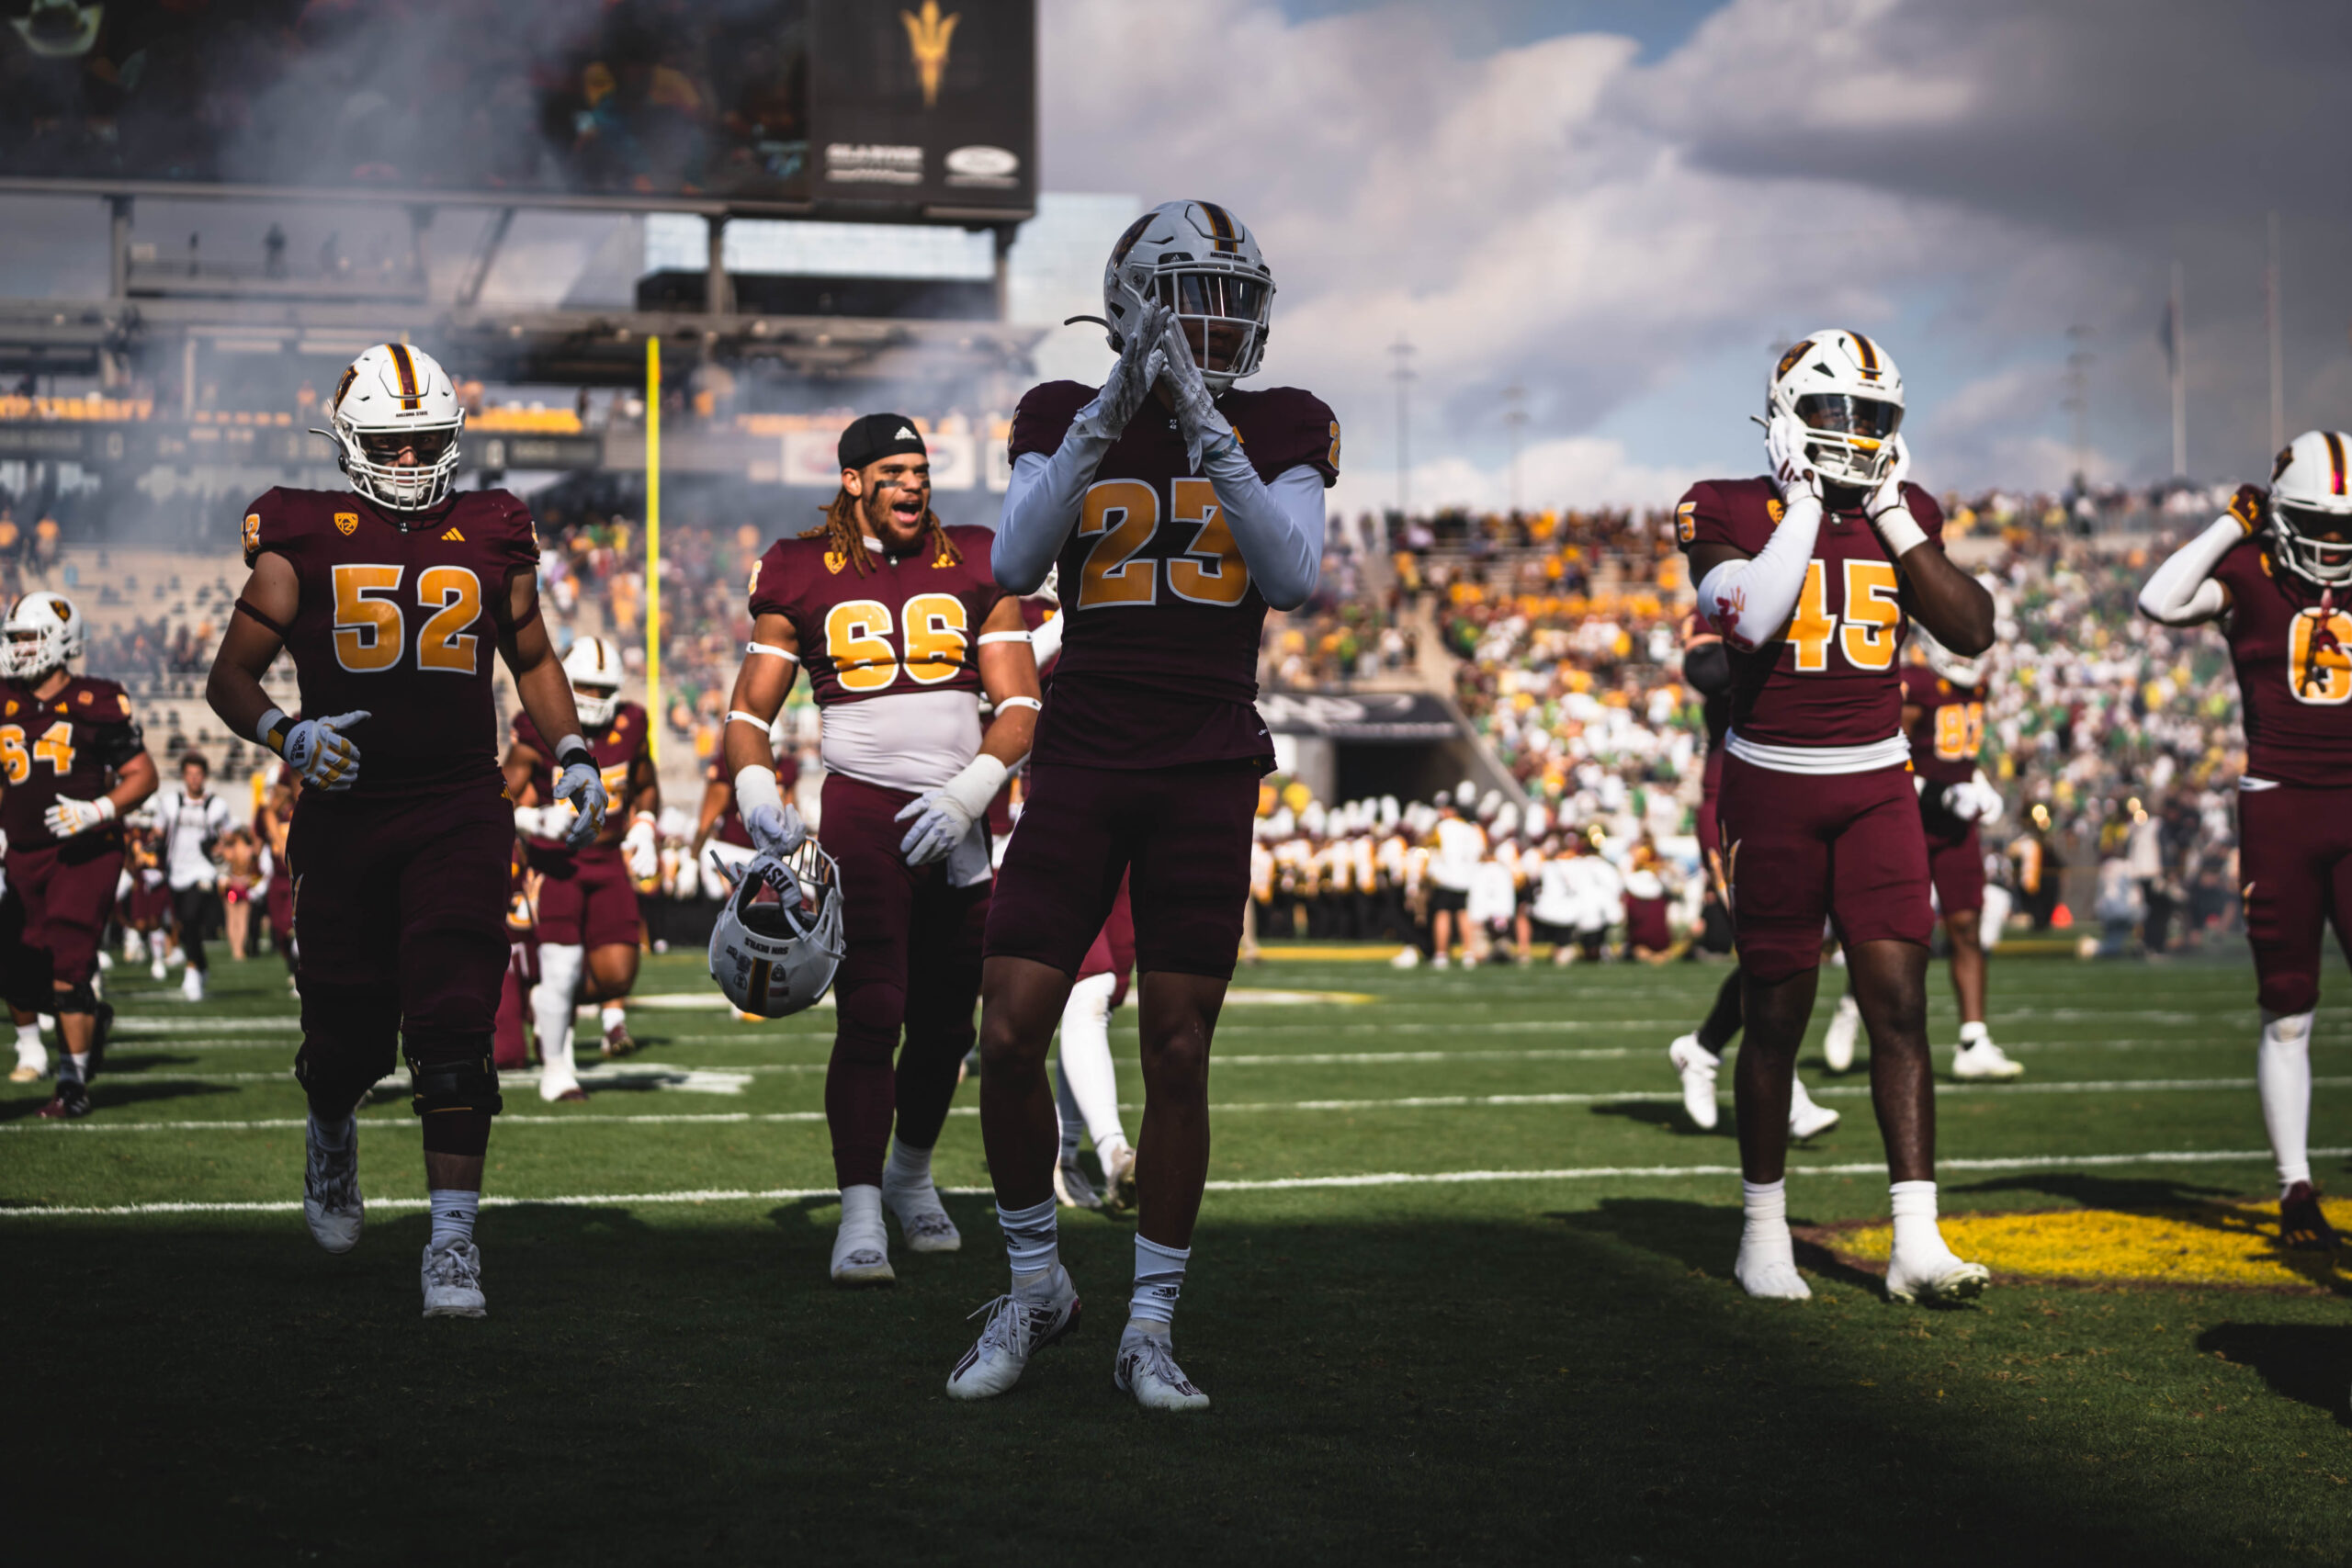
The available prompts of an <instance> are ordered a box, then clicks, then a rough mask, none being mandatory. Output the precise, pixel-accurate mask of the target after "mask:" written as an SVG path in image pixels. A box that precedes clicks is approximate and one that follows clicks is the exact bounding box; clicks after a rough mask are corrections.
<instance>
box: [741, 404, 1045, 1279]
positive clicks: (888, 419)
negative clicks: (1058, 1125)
mask: <svg viewBox="0 0 2352 1568" xmlns="http://www.w3.org/2000/svg"><path fill="white" fill-rule="evenodd" d="M836 455H837V456H838V457H839V458H840V459H841V467H842V488H841V491H840V493H839V494H838V495H836V496H835V498H834V500H833V502H832V505H831V507H830V508H829V509H828V511H827V513H826V521H825V523H824V524H823V525H821V526H820V527H818V528H815V529H812V530H811V531H810V532H809V533H807V534H804V535H801V536H798V537H797V538H786V539H779V540H777V541H776V543H775V545H774V546H773V547H771V548H770V549H769V550H768V552H767V554H766V555H764V556H763V557H762V558H760V562H759V565H758V567H757V568H756V569H754V570H753V572H752V583H751V610H752V646H751V649H750V650H749V652H748V654H747V656H746V657H745V659H744V661H743V670H742V672H741V675H739V676H738V677H737V679H736V683H735V696H734V703H733V705H732V708H731V709H730V711H729V714H728V716H727V719H728V722H727V730H726V736H727V740H726V744H727V761H728V764H729V766H730V767H731V768H733V769H734V770H735V775H734V776H735V795H736V799H737V801H738V802H739V804H740V805H741V807H742V812H743V820H744V825H745V827H746V828H747V829H749V830H750V833H751V836H752V840H753V841H754V843H755V844H756V845H757V846H758V847H759V848H760V849H761V850H763V851H768V852H788V851H790V850H792V849H795V848H797V847H798V840H799V836H800V825H799V813H798V812H797V810H795V809H793V808H792V807H787V806H786V805H785V804H784V799H783V792H782V786H781V784H779V782H778V778H777V773H776V764H775V757H774V754H773V753H772V752H771V751H770V750H769V746H768V734H769V727H770V726H771V724H772V723H773V722H774V720H775V716H776V714H777V712H778V711H779V710H780V709H781V708H782V707H783V705H784V700H785V697H786V694H788V693H789V692H790V691H791V689H792V682H793V678H794V673H795V671H796V668H797V667H801V666H805V667H806V668H807V670H808V671H809V685H810V686H811V688H812V689H813V690H814V692H815V694H816V698H817V708H818V712H819V714H820V716H821V717H822V723H823V729H822V735H821V738H820V747H821V750H822V756H823V759H824V764H825V785H824V795H823V813H822V815H821V816H820V818H819V820H818V837H819V838H820V840H822V841H823V847H824V850H825V852H826V853H828V854H830V855H831V856H832V857H833V861H834V863H835V864H836V865H838V866H839V867H840V875H841V897H842V939H843V944H844V948H845V952H844V953H843V954H842V960H841V967H840V968H839V969H838V970H837V971H836V972H835V974H834V977H833V987H834V997H835V1008H836V1011H835V1013H834V1025H833V1055H832V1061H831V1065H830V1066H828V1067H827V1068H826V1070H825V1121H826V1122H827V1124H828V1125H829V1126H830V1127H831V1131H832V1137H833V1174H834V1176H835V1178H836V1179H838V1180H839V1181H840V1182H841V1191H842V1218H841V1229H840V1231H839V1232H838V1234H837V1235H836V1236H835V1238H834V1243H833V1251H832V1258H831V1272H832V1278H833V1280H834V1282H835V1283H837V1284H842V1285H853V1286H854V1285H873V1284H888V1283H890V1282H891V1281H892V1280H894V1279H895V1278H896V1275H895V1273H894V1271H893V1270H892V1269H891V1267H890V1255H889V1237H888V1229H887V1227H886V1225H885V1224H884V1221H883V1217H882V1211H883V1208H884V1207H885V1205H886V1204H887V1205H888V1208H889V1210H890V1211H891V1213H895V1214H896V1215H898V1218H899V1229H900V1230H901V1231H902V1232H903V1233H904V1234H905V1235H906V1239H907V1244H908V1246H909V1247H911V1248H912V1249H913V1250H914V1251H917V1252H946V1251H953V1250H955V1249H956V1248H957V1247H960V1246H961V1245H962V1240H963V1238H962V1237H961V1236H960V1235H958V1234H957V1232H956V1225H955V1224H954V1222H953V1221H951V1220H950V1219H949V1218H948V1216H947V1211H946V1210H945V1209H944V1207H943V1206H942V1205H941V1203H940V1201H939V1194H938V1191H937V1190H936V1189H935V1188H934V1187H933V1184H932V1178H931V1152H932V1149H933V1145H935V1144H936V1143H937V1142H938V1140H939V1131H940V1129H941V1128H942V1127H943V1126H944V1125H945V1124H946V1121H947V1108H948V1104H949V1102H950V1101H951V1100H953V1099H954V1098H955V1094H956V1069H957V1067H958V1066H960V1065H961V1064H962V1062H963V1059H964V1056H965V1055H966V1054H967V1052H968V1051H969V1050H970V1049H971V1045H972V1008H973V1004H974V1003H975V1002H976V1001H977V1000H978V997H979V989H980V931H981V923H982V921H983V920H985V919H986V918H987V913H988V899H989V880H990V875H991V874H990V871H989V839H988V823H987V820H986V814H987V811H988V805H989V800H990V799H991V798H993V797H994V796H995V795H996V793H997V791H998V790H999V789H1001V787H1003V784H1004V780H1005V776H1006V774H1007V773H1009V772H1010V770H1011V769H1012V767H1014V766H1015V765H1017V764H1018V763H1019V762H1020V761H1021V759H1022V758H1023V756H1025V755H1026V754H1027V753H1028V750H1029V741H1030V737H1031V735H1032V733H1033V731H1034V728H1035V722H1036V716H1037V668H1036V665H1035V661H1034V660H1032V659H1031V658H1030V654H1029V632H1028V628H1027V627H1026V626H1023V624H1022V620H1021V606H1020V604H1019V603H1018V602H1017V601H1015V600H1012V599H1010V598H1008V597H1006V596H1005V594H1004V592H1002V591H1001V589H999V588H998V587H997V585H996V583H995V582H994V581H993V580H991V579H990V578H989V569H988V547H989V535H988V531H987V530H986V529H984V528H948V527H944V526H942V525H941V524H940V522H939V519H938V518H937V517H936V516H935V515H934V514H933V512H932V510H931V460H930V457H929V455H928V453H927V451H926V449H925V447H924V445H923V440H922V435H921V434H918V433H917V431H916V430H915V428H914V425H913V424H912V423H910V422H909V421H908V420H906V419H905V418H903V417H902V416H900V415H898V414H888V413H884V414H868V415H866V416H865V417H864V418H862V419H860V420H857V421H855V422H854V423H852V424H851V425H850V426H849V428H848V429H847V430H845V431H843V432H842V437H841V441H840V444H839V446H838V447H837V450H836ZM984 692H985V693H986V694H987V695H988V696H989V699H990V700H991V701H992V702H993V703H994V704H995V706H996V716H995V718H994V719H993V720H992V721H991V722H990V724H989V727H988V729H987V731H986V733H985V734H984V733H983V732H982V730H981V728H980V697H981V694H983V693H984ZM910 821H911V826H910ZM901 1031H903V1032H904V1034H905V1044H904V1046H903V1047H901V1045H900V1044H899V1035H900V1032H901ZM893 1055H896V1057H897V1061H896V1064H895V1066H894V1065H893V1062H892V1057H893ZM894 1117H895V1119H896V1123H897V1125H896V1136H895V1137H894V1136H893V1127H892V1122H893V1118H894ZM886 1148H887V1149H888V1153H889V1160H888V1167H887V1168H886V1167H885V1165H884V1160H883V1154H884V1150H885V1149H886Z"/></svg>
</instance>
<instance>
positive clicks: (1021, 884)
mask: <svg viewBox="0 0 2352 1568" xmlns="http://www.w3.org/2000/svg"><path fill="white" fill-rule="evenodd" d="M1259 777H1260V773H1259V768H1258V764H1257V762H1256V761H1252V760H1248V759H1244V760H1242V761H1233V762H1204V763H1196V764H1194V765H1192V766H1189V767H1176V768H1160V769H1156V770H1153V769H1141V768H1089V767H1082V766H1080V765H1079V764H1077V763H1073V762H1052V763H1048V764H1046V765H1044V766H1035V765H1033V776H1032V778H1031V779H1030V782H1029V794H1028V799H1027V801H1026V803H1025V804H1024V805H1023V807H1022V811H1021V820H1020V822H1019V823H1018V824H1017V825H1016V826H1015V827H1014V828H1013V829H1012V840H1011V841H1010V842H1008V843H1007V844H1006V845H1005V847H1004V865H1003V868H1002V869H1001V871H999V872H998V873H997V881H996V897H995V899H994V901H993V902H992V903H991V905H990V906H989V933H988V955H989V957H991V958H998V957H1004V958H1026V959H1030V960H1033V961H1034V962H1035V963H1039V964H1050V965H1052V966H1053V967H1054V968H1056V969H1058V970H1060V971H1061V972H1062V973H1063V974H1065V975H1068V976H1071V977H1072V978H1075V977H1076V976H1077V975H1078V972H1079V968H1080V965H1081V964H1084V963H1085V961H1086V951H1087V949H1088V948H1090V947H1091V946H1093V945H1094V938H1095V936H1096V934H1097V933H1098V932H1100V931H1102V930H1103V922H1104V921H1105V920H1106V919H1109V918H1110V914H1111V907H1112V906H1113V905H1114V904H1115V903H1116V902H1117V901H1118V896H1119V881H1120V878H1121V877H1123V876H1125V877H1128V878H1129V879H1130V881H1129V887H1130V891H1131V893H1132V896H1133V898H1134V903H1135V931H1136V968H1137V969H1138V970H1139V971H1141V972H1142V973H1144V974H1146V975H1150V974H1155V973H1158V972H1160V971H1166V972H1168V973H1170V974H1176V975H1205V976H1209V977H1211V978H1212V979H1219V980H1230V979H1231V978H1233V966H1234V964H1235V962H1236V961H1237V960H1238V958H1239V956H1240V953H1241V910H1242V906H1243V905H1244V904H1246V903H1247V902H1248V901H1249V897H1250V821H1251V820H1252V818H1254V817H1255V816H1256V815H1257V810H1258V780H1259Z"/></svg>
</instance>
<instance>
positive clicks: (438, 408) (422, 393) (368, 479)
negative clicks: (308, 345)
mask: <svg viewBox="0 0 2352 1568" xmlns="http://www.w3.org/2000/svg"><path fill="white" fill-rule="evenodd" d="M327 423H328V426H329V428H328V429H325V430H313V431H311V434H313V435H323V436H325V437H326V438H327V439H328V440H330V441H333V442H334V444H335V445H336V446H338V447H340V448H341V450H340V451H339V452H338V453H337V454H336V457H335V460H336V462H338V463H339V464H341V465H342V468H343V472H344V477H345V478H346V479H349V480H350V481H351V488H352V489H354V490H356V491H358V492H359V493H360V494H362V495H364V496H367V497H368V499H370V500H371V501H375V502H379V503H381V504H383V505H385V506H389V507H390V508H391V509H392V510H393V511H395V512H424V511H426V510H428V509H429V508H432V507H435V506H438V505H440V504H441V502H443V501H445V500H447V497H448V494H449V486H450V484H451V482H452V481H453V480H455V479H456V478H457V474H458V434H460V433H461V432H462V431H464V429H465V427H466V410H465V405H464V404H462V403H460V402H458V389H457V387H456V386H455V385H454V384H453V383H452V382H451V381H450V379H449V373H448V372H447V371H446V370H444V369H442V368H441V363H440V361H438V360H436V359H435V358H434V357H433V356H432V355H429V354H427V353H425V352H424V350H422V349H416V348H411V347H409V346H408V345H407V344H402V343H379V344H377V345H376V346H375V347H373V348H371V349H369V350H368V352H367V353H365V354H363V355H360V356H359V357H358V358H356V359H355V360H353V361H352V362H351V365H350V367H349V368H348V369H346V370H345V371H344V373H343V379H342V380H340V381H337V382H336V383H335V386H334V397H333V398H331V399H329V400H328V401H327ZM405 452H413V454H414V458H415V460H414V461H413V463H402V462H401V460H400V459H401V455H402V454H403V453H405Z"/></svg>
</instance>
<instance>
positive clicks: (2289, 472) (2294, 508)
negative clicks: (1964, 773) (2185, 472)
mask: <svg viewBox="0 0 2352 1568" xmlns="http://www.w3.org/2000/svg"><path fill="white" fill-rule="evenodd" d="M2348 455H2352V435H2346V434H2344V433H2343V432H2342V431H2340V430H2307V431H2305V432H2303V434H2301V435H2298V436H2296V437H2295V439H2294V440H2292V441H2290V442H2289V443H2288V444H2287V446H2285V448H2283V449H2282V450H2281V451H2280V452H2279V454H2278V457H2276V458H2275V459H2273V460H2272V462H2271V465H2270V541H2271V548H2272V551H2273V553H2274V554H2276V555H2277V556H2278V564H2279V565H2280V566H2283V567H2285V568H2286V569H2287V570H2290V571H2291V572H2293V573H2294V574H2295V575H2296V576H2298V577H2300V578H2302V579H2303V580H2304V581H2308V582H2314V583H2317V584H2318V585H2319V586H2320V587H2322V588H2341V587H2343V586H2344V584H2345V583H2346V582H2352V483H2347V479H2346V457H2347V456H2348ZM13 624H14V623H13V622H12V623H11V625H13Z"/></svg>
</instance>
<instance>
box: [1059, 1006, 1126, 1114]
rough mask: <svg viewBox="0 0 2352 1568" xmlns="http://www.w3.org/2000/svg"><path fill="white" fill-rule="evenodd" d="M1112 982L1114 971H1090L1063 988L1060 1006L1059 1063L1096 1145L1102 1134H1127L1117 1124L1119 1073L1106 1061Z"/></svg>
mask: <svg viewBox="0 0 2352 1568" xmlns="http://www.w3.org/2000/svg"><path fill="white" fill-rule="evenodd" d="M1118 988H1119V981H1118V976H1115V975H1090V976H1087V977H1086V978H1085V979H1083V980H1080V982H1078V984H1076V985H1074V986H1072V987H1070V988H1069V1001H1068V1002H1066V1003H1064V1004H1063V1006H1062V1043H1061V1055H1060V1058H1059V1060H1060V1064H1061V1069H1062V1072H1063V1074H1064V1075H1065V1076H1067V1077H1068V1078H1069V1092H1070V1097H1071V1098H1072V1099H1073V1100H1076V1101H1077V1102H1078V1111H1079V1114H1080V1116H1083V1117H1084V1118H1085V1119H1086V1135H1087V1136H1088V1137H1089V1138H1090V1139H1091V1140H1093V1143H1094V1146H1095V1147H1096V1148H1101V1147H1102V1146H1103V1140H1104V1139H1105V1138H1116V1139H1118V1140H1119V1141H1120V1142H1121V1143H1125V1141H1126V1135H1127V1134H1126V1129H1125V1128H1124V1127H1122V1126H1120V1125H1119V1077H1118V1073H1117V1070H1116V1069H1115V1068H1114V1067H1113V1066H1112V1065H1111V995H1112V993H1113V992H1114V991H1116V990H1117V989H1118Z"/></svg>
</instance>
